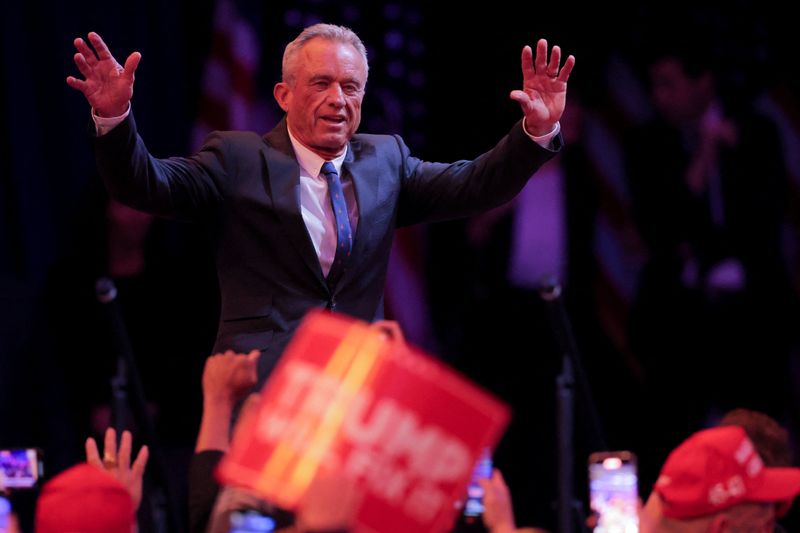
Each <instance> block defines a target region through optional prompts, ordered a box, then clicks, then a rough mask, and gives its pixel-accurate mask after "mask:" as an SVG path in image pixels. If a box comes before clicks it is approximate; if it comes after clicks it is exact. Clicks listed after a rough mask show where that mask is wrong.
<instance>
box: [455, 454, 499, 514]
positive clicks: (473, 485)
mask: <svg viewBox="0 0 800 533" xmlns="http://www.w3.org/2000/svg"><path fill="white" fill-rule="evenodd" d="M491 477H492V450H491V449H489V448H485V449H484V450H483V452H481V455H480V457H479V458H478V462H477V463H476V464H475V468H473V470H472V477H471V478H470V480H469V485H467V497H466V500H464V510H463V511H462V513H463V515H464V521H465V522H466V523H471V522H478V521H480V520H482V518H481V517H482V515H483V487H481V484H480V481H479V480H481V479H489V478H491Z"/></svg>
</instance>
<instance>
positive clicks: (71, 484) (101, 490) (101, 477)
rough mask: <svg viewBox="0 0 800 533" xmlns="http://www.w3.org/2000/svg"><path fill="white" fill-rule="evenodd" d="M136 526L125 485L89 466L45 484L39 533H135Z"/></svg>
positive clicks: (75, 468) (38, 516) (38, 511)
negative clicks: (132, 532) (76, 532)
mask: <svg viewBox="0 0 800 533" xmlns="http://www.w3.org/2000/svg"><path fill="white" fill-rule="evenodd" d="M135 524H136V516H135V513H134V508H133V500H132V499H131V495H130V494H129V493H128V490H127V489H126V488H125V485H123V484H122V483H120V482H119V481H118V480H117V479H116V478H115V477H114V476H112V475H111V474H109V473H107V472H106V471H105V470H102V469H101V468H98V467H96V466H93V465H90V464H88V463H81V464H78V465H75V466H73V467H71V468H68V469H67V470H64V471H63V472H61V473H60V474H58V475H57V476H55V477H54V478H52V479H51V480H50V481H48V482H47V483H45V484H44V486H43V487H42V492H41V493H40V494H39V498H38V500H37V502H36V526H35V530H36V533H68V532H74V531H80V532H81V533H131V531H132V529H131V528H132V527H133V526H134V525H135Z"/></svg>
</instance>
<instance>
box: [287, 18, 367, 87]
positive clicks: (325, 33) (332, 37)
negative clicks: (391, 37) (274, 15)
mask: <svg viewBox="0 0 800 533" xmlns="http://www.w3.org/2000/svg"><path fill="white" fill-rule="evenodd" d="M317 37H319V38H320V39H326V40H328V41H334V42H339V43H345V44H349V45H351V46H352V47H353V48H355V49H356V50H357V51H358V53H359V54H361V56H362V57H363V58H364V64H365V65H366V68H367V74H369V62H368V61H367V48H366V47H365V46H364V43H363V42H361V38H360V37H359V36H358V35H356V33H355V32H354V31H353V30H351V29H350V28H346V27H344V26H337V25H335V24H324V23H319V24H314V25H312V26H309V27H307V28H306V29H304V30H303V31H302V32H301V33H300V35H298V36H297V37H296V38H295V40H294V41H292V42H290V43H289V44H287V45H286V49H285V50H284V51H283V64H282V66H281V68H282V72H281V76H282V77H283V81H284V82H285V83H289V84H291V83H293V82H294V73H293V72H292V69H291V68H290V64H291V62H292V60H294V58H295V56H296V55H297V54H298V52H300V50H301V49H302V48H303V47H304V46H305V45H306V44H308V42H309V41H310V40H311V39H316V38H317Z"/></svg>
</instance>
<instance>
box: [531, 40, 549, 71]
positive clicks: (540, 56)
mask: <svg viewBox="0 0 800 533" xmlns="http://www.w3.org/2000/svg"><path fill="white" fill-rule="evenodd" d="M534 67H535V68H536V73H537V74H541V73H543V72H546V71H547V39H539V42H538V43H536V60H535V61H534Z"/></svg>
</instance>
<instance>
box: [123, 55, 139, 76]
mask: <svg viewBox="0 0 800 533" xmlns="http://www.w3.org/2000/svg"><path fill="white" fill-rule="evenodd" d="M141 60H142V54H140V53H139V52H134V53H132V54H131V55H129V56H128V59H126V60H125V69H124V71H123V72H124V74H123V75H124V76H125V77H127V78H128V79H130V80H131V81H133V78H134V77H135V76H134V74H135V73H136V67H138V66H139V61H141Z"/></svg>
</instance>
